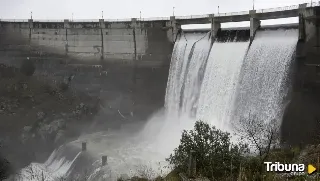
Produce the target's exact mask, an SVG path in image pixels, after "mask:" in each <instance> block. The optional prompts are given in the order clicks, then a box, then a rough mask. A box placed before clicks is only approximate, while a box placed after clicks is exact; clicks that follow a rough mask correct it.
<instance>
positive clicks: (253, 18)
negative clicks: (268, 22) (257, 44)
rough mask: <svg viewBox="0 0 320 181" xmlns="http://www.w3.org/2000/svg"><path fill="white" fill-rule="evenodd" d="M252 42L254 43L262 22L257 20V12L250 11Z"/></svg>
mask: <svg viewBox="0 0 320 181" xmlns="http://www.w3.org/2000/svg"><path fill="white" fill-rule="evenodd" d="M249 14H250V42H252V41H253V39H254V36H255V34H256V31H257V30H258V28H259V27H260V24H261V22H260V20H259V19H257V18H256V10H250V12H249Z"/></svg>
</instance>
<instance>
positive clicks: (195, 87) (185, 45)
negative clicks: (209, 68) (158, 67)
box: [165, 33, 210, 115]
mask: <svg viewBox="0 0 320 181" xmlns="http://www.w3.org/2000/svg"><path fill="white" fill-rule="evenodd" d="M209 51H210V34H209V33H185V34H183V35H182V36H180V39H179V40H178V42H177V43H176V45H175V48H174V51H173V54H172V59H171V65H170V72H169V78H168V84H167V93H166V98H165V104H166V105H165V107H166V110H167V113H168V114H169V115H177V114H194V113H195V109H196V107H197V101H198V97H199V92H200V91H199V90H200V85H201V81H202V77H203V72H204V65H205V63H206V61H207V57H208V54H209Z"/></svg>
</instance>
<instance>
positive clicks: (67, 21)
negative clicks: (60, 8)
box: [63, 19, 70, 63]
mask: <svg viewBox="0 0 320 181" xmlns="http://www.w3.org/2000/svg"><path fill="white" fill-rule="evenodd" d="M63 28H64V29H65V36H66V38H65V42H64V50H65V56H68V52H69V45H68V29H69V28H70V24H69V20H68V19H65V20H64V21H63ZM66 63H67V61H66Z"/></svg>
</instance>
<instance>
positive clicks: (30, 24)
mask: <svg viewBox="0 0 320 181" xmlns="http://www.w3.org/2000/svg"><path fill="white" fill-rule="evenodd" d="M28 23H29V28H33V19H28Z"/></svg>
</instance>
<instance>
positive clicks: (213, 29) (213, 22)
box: [209, 14, 221, 40]
mask: <svg viewBox="0 0 320 181" xmlns="http://www.w3.org/2000/svg"><path fill="white" fill-rule="evenodd" d="M209 18H210V22H211V30H210V32H211V40H214V38H215V37H216V35H217V33H218V31H219V29H220V28H221V23H220V22H217V21H216V20H215V18H214V14H210V15H209Z"/></svg>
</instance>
